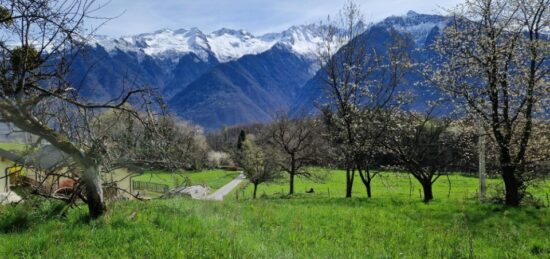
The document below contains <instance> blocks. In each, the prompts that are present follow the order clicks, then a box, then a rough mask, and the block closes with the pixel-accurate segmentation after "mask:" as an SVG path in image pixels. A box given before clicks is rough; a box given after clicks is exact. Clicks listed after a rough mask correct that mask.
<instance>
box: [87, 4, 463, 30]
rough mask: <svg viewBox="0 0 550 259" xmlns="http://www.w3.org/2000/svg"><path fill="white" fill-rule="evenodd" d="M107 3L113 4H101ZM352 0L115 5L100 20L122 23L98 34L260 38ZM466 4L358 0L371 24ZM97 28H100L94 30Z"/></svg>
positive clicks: (317, 17)
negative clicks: (231, 32) (190, 31)
mask: <svg viewBox="0 0 550 259" xmlns="http://www.w3.org/2000/svg"><path fill="white" fill-rule="evenodd" d="M98 1H99V3H107V2H109V0H98ZM346 2H347V0H110V2H109V3H108V4H107V5H106V6H105V7H103V8H102V9H100V10H99V11H98V12H96V13H95V15H96V16H102V17H116V16H118V17H117V18H115V19H114V20H111V21H109V22H108V23H106V24H105V25H103V26H101V27H100V28H99V30H98V32H97V33H98V34H104V35H110V36H122V35H133V34H139V33H144V32H152V31H155V30H159V29H165V28H168V29H179V28H191V27H197V28H199V29H201V30H203V31H204V32H207V33H208V32H211V31H213V30H216V29H219V28H222V27H226V28H231V29H245V30H247V31H250V32H252V33H254V34H263V33H267V32H277V31H282V30H284V29H286V28H288V27H290V26H292V25H300V24H308V23H316V22H319V21H320V20H322V19H324V18H326V16H327V15H329V14H331V15H333V14H335V13H336V12H337V11H338V10H339V9H340V8H341V7H342V6H343V5H344V4H345V3H346ZM460 2H461V1H460V0H356V3H358V4H359V5H360V6H361V9H362V10H363V13H364V15H365V18H366V20H367V21H370V22H374V21H379V20H381V19H383V18H385V17H387V16H390V15H402V14H405V13H406V12H407V11H409V10H414V11H416V12H419V13H444V8H450V7H453V6H455V5H457V4H458V3H460ZM88 26H89V27H95V26H97V22H96V23H91V24H88Z"/></svg>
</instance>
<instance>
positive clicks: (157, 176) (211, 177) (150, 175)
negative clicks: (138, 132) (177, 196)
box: [134, 170, 239, 190]
mask: <svg viewBox="0 0 550 259" xmlns="http://www.w3.org/2000/svg"><path fill="white" fill-rule="evenodd" d="M238 175H239V172H234V171H224V170H207V171H202V172H164V171H154V172H146V173H144V174H143V175H140V176H138V177H135V178H134V180H135V181H140V182H150V183H158V184H166V185H168V186H169V187H177V186H179V185H181V184H182V183H183V182H184V181H185V178H186V177H187V178H189V180H190V181H191V184H192V185H199V184H200V185H206V186H208V187H210V188H211V189H213V190H216V189H219V188H221V187H222V186H224V185H225V184H227V183H229V182H230V181H231V180H233V179H234V178H235V177H237V176H238Z"/></svg>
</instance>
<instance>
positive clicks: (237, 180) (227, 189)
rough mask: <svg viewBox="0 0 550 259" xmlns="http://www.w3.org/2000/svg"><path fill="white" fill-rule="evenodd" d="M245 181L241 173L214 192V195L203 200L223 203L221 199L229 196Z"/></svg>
mask: <svg viewBox="0 0 550 259" xmlns="http://www.w3.org/2000/svg"><path fill="white" fill-rule="evenodd" d="M244 179H245V177H244V174H243V173H242V172H241V174H240V175H239V176H237V178H235V179H233V180H232V181H231V182H229V183H228V184H226V185H224V186H223V187H222V188H220V189H219V190H217V191H215V192H214V193H212V194H210V195H208V196H206V198H204V199H205V200H211V201H223V197H225V196H226V195H227V194H229V193H230V192H231V191H232V190H233V189H235V187H237V186H239V184H240V183H241V182H242V181H243V180H244Z"/></svg>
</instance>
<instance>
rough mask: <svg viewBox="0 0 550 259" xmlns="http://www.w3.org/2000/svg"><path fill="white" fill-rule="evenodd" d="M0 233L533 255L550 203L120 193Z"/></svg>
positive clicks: (223, 252)
mask: <svg viewBox="0 0 550 259" xmlns="http://www.w3.org/2000/svg"><path fill="white" fill-rule="evenodd" d="M84 215H85V211H84V210H72V211H71V212H70V214H69V216H68V218H67V219H48V220H45V221H43V222H41V223H39V224H38V223H37V224H35V225H33V226H31V227H30V229H28V230H26V231H22V232H21V231H20V232H12V233H10V234H1V235H0V243H1V244H2V245H1V246H0V257H3V258H4V257H38V256H41V257H48V258H73V257H78V258H117V257H140V258H143V257H147V258H174V257H177V258H184V257H185V258H373V257H376V258H381V257H382V258H394V257H404V258H466V257H468V258H470V257H476V258H531V257H533V258H535V257H549V256H550V238H548V237H549V236H548V233H550V210H549V209H547V208H544V209H535V208H532V207H524V208H519V209H507V208H503V207H501V206H498V205H490V204H479V203H477V202H475V201H454V202H442V201H434V202H433V203H431V204H424V203H422V202H420V201H409V200H404V199H393V200H383V199H372V200H368V199H365V198H355V199H344V198H332V199H328V198H303V199H260V200H256V201H252V200H247V201H238V202H237V201H231V202H223V203H216V202H205V201H194V200H187V199H173V200H156V201H151V202H147V203H142V202H119V203H115V204H112V205H111V207H110V210H109V213H108V214H107V215H106V216H105V217H103V218H101V219H100V220H97V221H94V222H87V221H85V220H84Z"/></svg>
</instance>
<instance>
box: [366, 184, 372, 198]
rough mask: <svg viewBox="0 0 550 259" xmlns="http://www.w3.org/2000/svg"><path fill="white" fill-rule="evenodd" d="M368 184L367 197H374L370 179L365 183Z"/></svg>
mask: <svg viewBox="0 0 550 259" xmlns="http://www.w3.org/2000/svg"><path fill="white" fill-rule="evenodd" d="M365 185H366V186H367V197H369V198H372V190H371V186H370V180H369V181H367V183H366V184H365Z"/></svg>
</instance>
